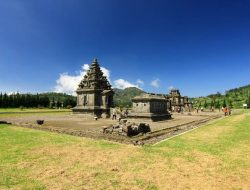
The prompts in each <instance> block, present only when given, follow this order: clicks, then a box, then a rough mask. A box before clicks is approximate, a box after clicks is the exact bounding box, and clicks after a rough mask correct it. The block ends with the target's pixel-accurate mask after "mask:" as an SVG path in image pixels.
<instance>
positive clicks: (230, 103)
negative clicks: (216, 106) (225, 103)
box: [229, 100, 233, 108]
mask: <svg viewBox="0 0 250 190" xmlns="http://www.w3.org/2000/svg"><path fill="white" fill-rule="evenodd" d="M229 107H230V108H232V107H233V103H232V100H229Z"/></svg>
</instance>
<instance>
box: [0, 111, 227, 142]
mask: <svg viewBox="0 0 250 190" xmlns="http://www.w3.org/2000/svg"><path fill="white" fill-rule="evenodd" d="M222 116H223V113H222V112H199V113H195V112H184V113H183V114H181V113H173V114H172V119H169V120H164V121H157V122H153V121H150V120H146V119H145V120H143V119H128V121H129V122H131V123H147V124H149V126H150V128H151V132H149V133H146V134H139V135H137V136H134V137H127V136H126V135H118V134H115V133H112V134H107V133H103V129H104V128H105V127H108V126H111V125H116V124H118V123H119V121H118V119H116V120H112V119H110V118H108V119H102V118H99V119H97V120H95V118H93V117H84V115H81V114H77V115H75V114H72V113H71V112H55V113H53V112H52V113H33V114H32V113H19V114H9V115H6V116H5V117H4V121H6V122H8V123H11V124H13V125H16V126H21V127H27V128H33V129H38V130H45V131H51V132H57V133H65V134H69V135H74V136H82V137H88V138H93V139H106V140H111V141H116V142H121V143H126V144H131V143H132V144H134V143H135V142H139V143H141V142H142V143H143V144H155V143H157V142H159V141H162V140H164V139H166V138H169V137H171V136H174V135H177V134H180V133H183V132H185V131H188V130H191V129H193V128H196V127H199V126H202V125H204V124H205V123H208V122H210V121H213V120H215V119H220V118H221V117H222ZM0 117H1V115H0ZM0 120H1V119H0ZM37 120H43V121H44V124H42V125H38V124H37Z"/></svg>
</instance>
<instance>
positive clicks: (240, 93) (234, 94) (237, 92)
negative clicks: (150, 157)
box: [194, 84, 250, 108]
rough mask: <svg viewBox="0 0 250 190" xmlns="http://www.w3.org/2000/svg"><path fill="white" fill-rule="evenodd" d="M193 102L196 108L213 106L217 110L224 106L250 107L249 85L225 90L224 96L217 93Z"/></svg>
mask: <svg viewBox="0 0 250 190" xmlns="http://www.w3.org/2000/svg"><path fill="white" fill-rule="evenodd" d="M194 101H195V106H196V107H198V106H200V107H204V108H209V107H211V106H214V107H216V108H219V107H222V106H225V105H226V106H231V107H233V108H242V105H243V104H245V103H247V104H248V105H250V84H249V85H246V86H242V87H238V88H234V89H230V90H227V91H226V92H225V94H221V93H219V92H217V93H215V94H210V95H208V96H207V97H199V98H195V99H194Z"/></svg>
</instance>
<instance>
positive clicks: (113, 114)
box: [112, 108, 128, 120]
mask: <svg viewBox="0 0 250 190" xmlns="http://www.w3.org/2000/svg"><path fill="white" fill-rule="evenodd" d="M119 113H120V115H121V116H122V115H123V116H124V117H125V118H127V117H128V108H126V110H125V112H124V113H123V112H122V109H120V110H119ZM122 113H123V114H122ZM117 114H118V111H117V108H114V109H113V110H112V120H116V116H117Z"/></svg>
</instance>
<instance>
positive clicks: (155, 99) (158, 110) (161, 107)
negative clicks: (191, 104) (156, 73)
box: [128, 94, 171, 121]
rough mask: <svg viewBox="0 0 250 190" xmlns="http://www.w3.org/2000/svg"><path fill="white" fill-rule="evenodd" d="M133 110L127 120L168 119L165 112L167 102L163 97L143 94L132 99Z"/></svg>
mask: <svg viewBox="0 0 250 190" xmlns="http://www.w3.org/2000/svg"><path fill="white" fill-rule="evenodd" d="M132 102H133V108H132V112H131V113H130V114H129V115H128V118H134V119H149V120H152V121H160V120H166V119H170V118H171V115H170V113H169V112H168V111H167V102H168V100H167V99H166V98H165V97H164V96H160V95H155V94H143V95H141V96H137V97H135V98H133V99H132Z"/></svg>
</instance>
